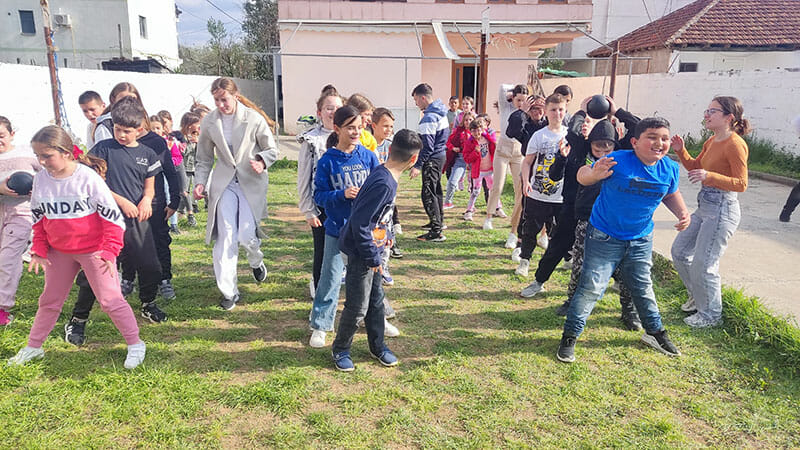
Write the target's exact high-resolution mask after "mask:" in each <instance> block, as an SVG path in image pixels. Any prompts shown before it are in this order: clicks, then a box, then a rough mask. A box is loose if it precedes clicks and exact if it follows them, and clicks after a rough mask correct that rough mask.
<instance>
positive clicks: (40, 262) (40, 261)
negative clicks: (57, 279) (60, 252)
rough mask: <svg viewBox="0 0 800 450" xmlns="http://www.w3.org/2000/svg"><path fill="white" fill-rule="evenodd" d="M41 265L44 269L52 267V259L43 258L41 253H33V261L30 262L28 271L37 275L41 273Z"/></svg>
mask: <svg viewBox="0 0 800 450" xmlns="http://www.w3.org/2000/svg"><path fill="white" fill-rule="evenodd" d="M40 267H41V269H42V271H43V272H44V271H45V270H47V269H49V268H50V261H48V260H47V258H42V257H41V256H39V255H33V254H32V255H31V262H30V263H28V272H33V273H35V274H36V275H39V268H40Z"/></svg>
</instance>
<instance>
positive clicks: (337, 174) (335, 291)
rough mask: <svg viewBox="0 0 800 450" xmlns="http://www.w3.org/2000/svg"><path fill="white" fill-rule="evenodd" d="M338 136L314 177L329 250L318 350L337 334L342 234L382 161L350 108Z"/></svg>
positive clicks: (318, 296) (315, 310) (337, 125)
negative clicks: (329, 336) (366, 143)
mask: <svg viewBox="0 0 800 450" xmlns="http://www.w3.org/2000/svg"><path fill="white" fill-rule="evenodd" d="M333 122H334V132H333V133H331V135H330V136H329V137H328V142H327V147H328V150H327V151H326V152H325V154H324V155H322V157H321V158H320V159H319V162H318V163H317V171H316V174H315V176H314V202H315V203H316V204H317V205H319V206H321V207H322V208H323V209H324V210H325V214H326V215H327V218H326V219H325V222H324V223H323V226H324V227H325V249H324V251H323V258H322V270H321V271H320V277H319V282H318V283H317V290H316V292H315V293H314V305H313V306H312V309H311V317H310V324H311V330H312V333H311V340H310V342H309V345H310V346H311V347H314V348H320V347H324V346H325V335H326V333H327V332H329V331H333V322H334V319H335V317H336V306H337V305H338V304H339V289H340V287H341V284H342V283H341V280H342V270H343V269H344V262H343V261H342V256H341V254H340V253H339V231H340V230H341V229H342V227H344V224H345V222H346V221H347V218H348V217H350V205H351V204H352V203H353V199H354V198H355V197H356V195H357V194H358V192H359V190H360V188H361V185H363V184H364V181H366V179H367V176H368V175H369V174H370V171H372V169H374V168H375V167H377V166H378V164H379V163H378V157H377V156H375V154H374V153H372V152H371V151H369V150H367V149H366V148H365V147H363V146H362V145H361V144H359V143H358V142H359V141H358V139H359V136H360V135H361V131H362V130H363V127H362V125H361V115H360V114H359V113H358V111H357V110H356V109H355V108H353V107H350V106H343V107H341V108H339V109H338V110H337V111H336V113H335V114H334V117H333Z"/></svg>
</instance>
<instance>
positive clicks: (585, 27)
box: [278, 19, 590, 54]
mask: <svg viewBox="0 0 800 450" xmlns="http://www.w3.org/2000/svg"><path fill="white" fill-rule="evenodd" d="M436 23H438V24H439V25H438V26H441V29H442V31H443V32H444V33H459V32H461V33H476V34H480V32H481V21H480V20H464V21H431V20H427V21H416V22H414V21H383V20H381V21H376V20H327V19H325V20H323V19H306V20H300V19H283V20H279V21H278V27H279V29H281V30H288V31H292V30H295V29H302V30H304V31H328V32H371V33H414V32H415V31H414V27H416V28H417V29H419V31H420V32H423V33H428V34H430V33H435V27H436V26H437V25H435V24H436ZM490 26H491V31H492V34H534V33H553V32H562V33H563V32H565V31H570V32H576V33H581V32H587V33H588V32H589V29H590V24H589V22H578V23H574V22H565V21H561V20H493V21H491V23H490ZM445 54H446V53H445Z"/></svg>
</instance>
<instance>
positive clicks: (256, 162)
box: [250, 159, 267, 175]
mask: <svg viewBox="0 0 800 450" xmlns="http://www.w3.org/2000/svg"><path fill="white" fill-rule="evenodd" d="M250 167H252V168H253V171H255V173H257V174H259V175H261V173H262V172H264V170H266V168H267V164H266V163H265V162H264V161H263V160H261V159H251V160H250Z"/></svg>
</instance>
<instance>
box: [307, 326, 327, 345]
mask: <svg viewBox="0 0 800 450" xmlns="http://www.w3.org/2000/svg"><path fill="white" fill-rule="evenodd" d="M308 345H309V346H311V347H312V348H322V347H325V332H324V331H320V330H314V331H313V332H312V333H311V339H310V340H309V341H308Z"/></svg>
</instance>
